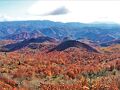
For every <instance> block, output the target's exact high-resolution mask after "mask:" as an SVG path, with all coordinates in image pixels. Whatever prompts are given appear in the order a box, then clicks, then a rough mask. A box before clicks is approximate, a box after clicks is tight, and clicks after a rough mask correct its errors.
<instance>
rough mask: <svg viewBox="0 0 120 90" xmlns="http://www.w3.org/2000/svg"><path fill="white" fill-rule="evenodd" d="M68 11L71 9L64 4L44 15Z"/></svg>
mask: <svg viewBox="0 0 120 90" xmlns="http://www.w3.org/2000/svg"><path fill="white" fill-rule="evenodd" d="M68 13H69V10H68V9H67V8H66V7H64V6H62V7H59V8H57V9H55V10H53V11H51V12H49V13H47V14H44V15H45V16H46V15H63V14H68Z"/></svg>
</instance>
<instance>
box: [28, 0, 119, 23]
mask: <svg viewBox="0 0 120 90" xmlns="http://www.w3.org/2000/svg"><path fill="white" fill-rule="evenodd" d="M60 7H65V8H66V9H67V10H69V11H70V13H66V14H64V15H62V14H61V15H56V16H55V15H52V14H51V15H49V16H46V14H49V13H51V12H53V11H54V10H56V9H57V8H60ZM119 8H120V1H94V0H93V1H79V0H74V1H72V0H71V1H67V0H66V1H65V0H64V1H63V0H56V1H55V0H52V1H48V0H44V1H43V0H40V1H38V2H36V3H35V4H33V5H32V6H31V7H30V8H29V10H28V13H29V14H30V15H33V16H37V18H38V19H49V20H54V21H63V22H69V21H70V22H73V21H76V22H77V21H78V22H94V21H113V22H119V23H120V19H119V17H120V12H119ZM44 15H45V16H44ZM105 17H106V18H105Z"/></svg>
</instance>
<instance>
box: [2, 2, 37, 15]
mask: <svg viewBox="0 0 120 90" xmlns="http://www.w3.org/2000/svg"><path fill="white" fill-rule="evenodd" d="M35 2H37V0H0V14H5V15H11V16H20V15H25V14H26V13H27V9H28V8H29V7H30V6H31V5H32V4H33V3H35Z"/></svg>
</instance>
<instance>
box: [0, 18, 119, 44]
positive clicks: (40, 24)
mask: <svg viewBox="0 0 120 90" xmlns="http://www.w3.org/2000/svg"><path fill="white" fill-rule="evenodd" d="M41 35H42V36H48V37H52V38H56V39H59V40H62V39H63V38H64V37H66V36H67V37H70V38H72V39H74V40H78V39H89V40H92V41H95V42H97V43H103V42H106V41H112V40H114V39H119V38H120V25H119V24H115V23H108V24H105V23H89V24H85V23H78V22H70V23H62V22H53V21H48V20H43V21H37V20H36V21H10V22H0V39H1V40H6V39H11V40H24V39H29V38H33V37H39V36H41Z"/></svg>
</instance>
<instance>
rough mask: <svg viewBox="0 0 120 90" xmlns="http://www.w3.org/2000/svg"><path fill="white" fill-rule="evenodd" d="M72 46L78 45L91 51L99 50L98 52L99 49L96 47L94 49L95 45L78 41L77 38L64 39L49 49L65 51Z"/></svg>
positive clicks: (77, 46)
mask: <svg viewBox="0 0 120 90" xmlns="http://www.w3.org/2000/svg"><path fill="white" fill-rule="evenodd" d="M70 47H76V48H80V49H85V50H87V51H90V52H97V53H98V51H97V50H96V49H94V48H93V47H91V46H89V45H87V44H85V43H82V42H79V41H76V40H68V41H64V42H62V43H61V44H59V45H58V46H56V47H55V48H53V49H51V50H49V52H51V51H63V50H65V49H67V48H70Z"/></svg>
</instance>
